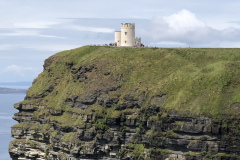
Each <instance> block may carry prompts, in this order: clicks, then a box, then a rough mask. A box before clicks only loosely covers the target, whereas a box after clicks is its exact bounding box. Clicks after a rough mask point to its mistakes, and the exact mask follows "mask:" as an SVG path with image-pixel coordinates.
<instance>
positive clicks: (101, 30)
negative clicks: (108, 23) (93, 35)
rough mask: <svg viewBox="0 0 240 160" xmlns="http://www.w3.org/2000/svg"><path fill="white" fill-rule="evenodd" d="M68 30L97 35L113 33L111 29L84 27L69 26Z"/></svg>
mask: <svg viewBox="0 0 240 160" xmlns="http://www.w3.org/2000/svg"><path fill="white" fill-rule="evenodd" d="M69 28H70V29H74V30H78V31H86V32H98V33H113V32H114V31H115V30H114V29H112V28H98V27H85V26H69Z"/></svg>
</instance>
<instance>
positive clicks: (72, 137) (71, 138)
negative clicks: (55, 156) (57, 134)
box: [61, 132, 78, 142]
mask: <svg viewBox="0 0 240 160" xmlns="http://www.w3.org/2000/svg"><path fill="white" fill-rule="evenodd" d="M77 139H78V137H77V133H76V132H70V133H66V134H64V136H63V137H62V139H61V141H62V142H75V141H76V140H77Z"/></svg>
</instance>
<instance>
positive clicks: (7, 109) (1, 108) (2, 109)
mask: <svg viewBox="0 0 240 160" xmlns="http://www.w3.org/2000/svg"><path fill="white" fill-rule="evenodd" d="M14 88H15V87H14ZM24 97H25V94H0V160H11V158H10V156H9V153H8V145H9V142H10V141H12V140H14V139H13V138H12V137H11V126H13V125H14V124H17V121H15V120H13V119H12V117H13V115H14V113H17V112H18V110H16V109H15V108H14V107H13V104H14V103H17V102H20V101H22V100H23V99H24Z"/></svg>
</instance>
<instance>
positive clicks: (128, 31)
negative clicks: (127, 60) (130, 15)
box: [121, 23, 135, 47]
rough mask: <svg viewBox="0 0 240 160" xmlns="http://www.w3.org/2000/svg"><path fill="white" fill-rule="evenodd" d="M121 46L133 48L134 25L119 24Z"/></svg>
mask: <svg viewBox="0 0 240 160" xmlns="http://www.w3.org/2000/svg"><path fill="white" fill-rule="evenodd" d="M121 46H125V47H133V46H135V23H125V24H123V23H122V24H121Z"/></svg>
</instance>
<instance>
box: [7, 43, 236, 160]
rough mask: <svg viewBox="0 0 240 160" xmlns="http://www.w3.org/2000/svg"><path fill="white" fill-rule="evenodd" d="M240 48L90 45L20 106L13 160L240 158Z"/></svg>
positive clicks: (62, 55)
mask: <svg viewBox="0 0 240 160" xmlns="http://www.w3.org/2000/svg"><path fill="white" fill-rule="evenodd" d="M239 52H240V49H204V48H202V49H194V48H172V49H170V48H117V47H97V46H85V47H81V48H77V49H73V50H68V51H63V52H59V53H57V54H55V55H53V56H51V57H49V58H48V59H46V60H45V63H44V71H43V72H42V73H41V74H39V76H38V77H37V78H36V79H35V80H34V82H33V85H32V87H30V88H29V89H28V91H27V95H26V97H25V99H24V101H22V102H19V103H17V104H15V105H14V107H15V108H16V109H17V110H18V111H19V112H18V113H16V114H14V117H13V119H15V120H16V121H18V122H19V123H18V124H16V125H14V126H12V128H11V134H12V137H14V138H15V140H13V141H12V142H10V144H9V154H10V156H11V158H12V159H13V160H15V159H16V160H17V159H38V160H41V159H56V158H58V159H66V158H71V159H109V160H110V159H123V160H133V159H153V160H154V159H172V160H185V159H187V160H193V159H205V160H207V159H216V160H217V159H219V160H221V159H224V160H225V159H226V160H227V159H229V160H230V159H240V138H239V135H240V120H239V115H240V79H239V77H240V54H239Z"/></svg>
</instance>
